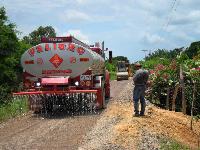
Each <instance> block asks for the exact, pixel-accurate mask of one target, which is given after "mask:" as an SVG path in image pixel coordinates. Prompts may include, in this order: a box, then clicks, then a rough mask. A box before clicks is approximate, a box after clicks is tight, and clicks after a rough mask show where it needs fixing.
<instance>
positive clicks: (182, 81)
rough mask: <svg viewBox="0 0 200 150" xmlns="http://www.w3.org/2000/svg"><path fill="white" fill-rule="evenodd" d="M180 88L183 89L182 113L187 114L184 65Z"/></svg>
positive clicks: (181, 70) (181, 72)
mask: <svg viewBox="0 0 200 150" xmlns="http://www.w3.org/2000/svg"><path fill="white" fill-rule="evenodd" d="M180 87H181V97H182V99H181V100H182V112H183V114H186V100H185V85H184V77H183V69H182V65H180Z"/></svg>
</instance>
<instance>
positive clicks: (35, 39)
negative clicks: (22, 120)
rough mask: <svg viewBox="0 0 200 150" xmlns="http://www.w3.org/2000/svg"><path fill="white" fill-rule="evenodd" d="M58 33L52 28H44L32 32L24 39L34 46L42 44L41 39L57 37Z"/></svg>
mask: <svg viewBox="0 0 200 150" xmlns="http://www.w3.org/2000/svg"><path fill="white" fill-rule="evenodd" d="M55 36H56V33H55V30H54V28H53V27H52V26H46V27H42V26H40V27H39V28H38V29H36V30H34V31H33V32H31V33H30V34H29V35H28V36H24V37H23V41H24V42H26V43H27V44H31V45H32V46H34V45H37V44H39V43H40V40H41V37H55Z"/></svg>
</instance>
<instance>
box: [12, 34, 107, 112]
mask: <svg viewBox="0 0 200 150" xmlns="http://www.w3.org/2000/svg"><path fill="white" fill-rule="evenodd" d="M104 58H105V54H104V48H103V46H102V48H101V47H100V46H89V45H87V44H85V43H83V42H81V41H79V40H78V39H76V38H74V37H73V36H68V37H55V38H46V37H42V38H41V43H40V44H38V45H36V46H33V47H31V48H30V49H28V50H27V51H25V52H24V54H23V55H22V56H21V65H22V67H23V87H24V88H23V91H19V92H16V93H13V95H14V96H17V97H19V96H26V97H27V98H28V103H29V108H30V110H32V111H33V112H36V113H37V112H41V111H43V110H45V111H47V112H51V111H53V110H54V109H55V108H57V107H66V108H68V110H71V111H79V110H80V109H83V108H84V109H100V108H105V106H106V103H105V98H106V97H107V98H109V97H110V81H109V72H108V71H106V70H105V60H104Z"/></svg>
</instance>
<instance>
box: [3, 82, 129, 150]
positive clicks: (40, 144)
mask: <svg viewBox="0 0 200 150" xmlns="http://www.w3.org/2000/svg"><path fill="white" fill-rule="evenodd" d="M128 82H130V81H120V82H117V81H112V82H111V97H112V98H111V101H113V100H114V99H115V97H116V96H118V95H119V94H120V91H122V90H123V88H124V87H125V86H126V85H127V83H128ZM101 114H102V112H98V113H96V114H89V115H79V116H67V115H65V114H63V113H61V114H56V115H55V116H54V117H50V118H44V117H42V116H35V115H33V114H31V113H29V114H26V115H24V116H22V117H18V118H15V119H11V120H9V121H7V122H5V123H1V124H0V149H20V150H21V149H65V150H66V149H67V150H73V149H78V147H79V146H80V144H81V143H82V140H83V137H84V136H85V135H86V134H87V133H88V132H89V131H90V130H91V129H92V128H93V127H94V126H95V124H96V122H97V120H98V119H99V118H100V117H101Z"/></svg>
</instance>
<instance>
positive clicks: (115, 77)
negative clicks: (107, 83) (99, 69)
mask: <svg viewBox="0 0 200 150" xmlns="http://www.w3.org/2000/svg"><path fill="white" fill-rule="evenodd" d="M116 79H117V75H116V72H110V80H116Z"/></svg>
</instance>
